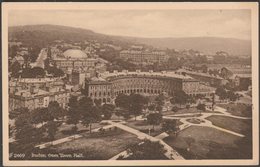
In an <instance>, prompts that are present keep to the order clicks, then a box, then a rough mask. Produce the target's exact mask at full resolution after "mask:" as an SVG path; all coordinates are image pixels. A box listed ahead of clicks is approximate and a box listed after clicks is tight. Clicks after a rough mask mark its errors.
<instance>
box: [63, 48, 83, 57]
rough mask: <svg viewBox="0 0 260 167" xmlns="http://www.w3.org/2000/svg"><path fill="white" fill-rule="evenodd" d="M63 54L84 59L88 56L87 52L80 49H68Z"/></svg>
mask: <svg viewBox="0 0 260 167" xmlns="http://www.w3.org/2000/svg"><path fill="white" fill-rule="evenodd" d="M63 55H64V56H65V57H66V58H72V59H82V58H87V57H88V56H87V54H86V53H84V52H83V51H81V50H78V49H68V50H66V51H65V52H64V53H63Z"/></svg>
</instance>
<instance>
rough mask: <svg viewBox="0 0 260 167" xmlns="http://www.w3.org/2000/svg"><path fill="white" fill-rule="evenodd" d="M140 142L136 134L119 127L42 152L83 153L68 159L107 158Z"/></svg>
mask: <svg viewBox="0 0 260 167" xmlns="http://www.w3.org/2000/svg"><path fill="white" fill-rule="evenodd" d="M139 142H140V140H139V139H138V138H137V137H136V136H135V135H133V134H130V133H128V132H125V131H123V130H120V129H117V130H116V131H115V130H112V131H107V132H105V133H104V134H100V132H95V133H92V134H89V133H87V134H84V137H82V138H79V139H76V140H73V141H70V142H66V143H62V144H59V145H56V146H53V147H50V148H47V149H45V150H42V151H41V152H46V153H63V154H74V153H75V154H81V155H82V156H81V157H77V158H74V157H72V158H68V157H67V158H64V159H66V160H69V159H81V160H107V159H109V158H111V157H113V156H115V155H117V154H118V153H120V152H122V151H124V150H126V149H127V148H128V147H129V146H131V145H132V144H136V143H139ZM52 159H55V158H52ZM59 159H62V158H59Z"/></svg>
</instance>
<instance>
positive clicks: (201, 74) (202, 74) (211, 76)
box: [178, 69, 223, 79]
mask: <svg viewBox="0 0 260 167" xmlns="http://www.w3.org/2000/svg"><path fill="white" fill-rule="evenodd" d="M178 72H185V73H187V74H188V75H189V74H193V75H198V76H203V77H209V78H214V79H223V78H221V77H219V76H214V75H210V74H208V73H202V72H195V71H189V70H185V69H179V70H178Z"/></svg>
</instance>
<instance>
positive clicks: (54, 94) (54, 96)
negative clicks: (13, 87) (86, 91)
mask: <svg viewBox="0 0 260 167" xmlns="http://www.w3.org/2000/svg"><path fill="white" fill-rule="evenodd" d="M69 98H70V92H69V91H68V90H65V89H61V88H49V89H48V90H42V89H38V88H34V87H31V88H30V89H29V90H20V91H17V92H15V93H13V94H10V95H9V111H14V110H16V109H19V108H28V109H29V110H34V109H36V108H42V107H48V105H49V103H50V102H51V101H57V102H58V103H59V105H60V106H61V107H62V108H66V106H67V104H68V102H69Z"/></svg>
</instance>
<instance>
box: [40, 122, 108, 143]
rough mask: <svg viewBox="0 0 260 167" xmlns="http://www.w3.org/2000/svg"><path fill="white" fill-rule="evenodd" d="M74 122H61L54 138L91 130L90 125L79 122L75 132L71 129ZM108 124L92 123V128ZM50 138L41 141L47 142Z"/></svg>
mask: <svg viewBox="0 0 260 167" xmlns="http://www.w3.org/2000/svg"><path fill="white" fill-rule="evenodd" d="M73 126H74V125H73V124H61V125H60V126H59V127H58V130H57V132H56V134H55V136H54V140H58V139H61V138H64V137H68V136H72V135H74V134H80V133H84V132H89V127H86V126H84V125H82V124H81V123H78V124H77V127H78V130H77V132H73V131H71V128H72V127H73ZM103 126H106V125H103V124H100V123H93V124H92V126H91V127H92V130H93V129H96V128H100V127H103ZM49 141H50V140H49V139H48V140H43V141H41V143H45V142H49Z"/></svg>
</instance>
